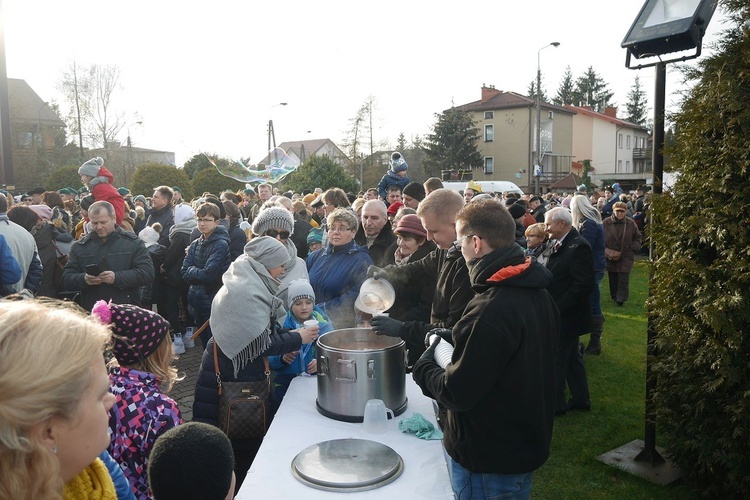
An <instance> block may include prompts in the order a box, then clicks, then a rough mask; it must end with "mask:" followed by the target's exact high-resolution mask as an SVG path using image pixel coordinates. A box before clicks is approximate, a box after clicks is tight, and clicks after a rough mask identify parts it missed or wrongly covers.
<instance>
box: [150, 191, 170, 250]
mask: <svg viewBox="0 0 750 500" xmlns="http://www.w3.org/2000/svg"><path fill="white" fill-rule="evenodd" d="M173 197H174V191H172V188H171V187H169V186H158V187H156V188H154V194H153V195H151V213H150V214H149V215H148V219H146V225H147V226H153V225H154V224H156V223H157V222H158V223H159V224H161V235H160V236H159V244H160V245H164V246H165V247H168V246H169V230H170V229H172V226H174V209H173V208H172V198H173Z"/></svg>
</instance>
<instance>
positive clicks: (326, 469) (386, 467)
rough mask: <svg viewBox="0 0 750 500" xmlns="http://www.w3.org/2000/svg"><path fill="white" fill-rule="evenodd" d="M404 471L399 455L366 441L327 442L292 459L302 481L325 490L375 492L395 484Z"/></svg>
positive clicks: (386, 447)
mask: <svg viewBox="0 0 750 500" xmlns="http://www.w3.org/2000/svg"><path fill="white" fill-rule="evenodd" d="M403 471H404V461H403V460H402V459H401V456H400V455H399V454H398V453H396V452H395V451H394V450H393V449H392V448H390V447H388V446H386V445H384V444H381V443H376V442H375V441H369V440H366V439H334V440H331V441H323V442H322V443H317V444H314V445H312V446H309V447H307V448H305V449H304V450H302V451H301V452H299V454H298V455H297V456H296V457H294V460H292V474H294V477H295V478H297V480H298V481H300V482H301V483H302V484H304V485H307V486H310V487H312V488H316V489H319V490H325V491H337V492H354V491H365V490H372V489H375V488H379V487H381V486H384V485H386V484H388V483H391V482H393V481H395V480H396V478H398V477H399V476H400V475H401V473H402V472H403Z"/></svg>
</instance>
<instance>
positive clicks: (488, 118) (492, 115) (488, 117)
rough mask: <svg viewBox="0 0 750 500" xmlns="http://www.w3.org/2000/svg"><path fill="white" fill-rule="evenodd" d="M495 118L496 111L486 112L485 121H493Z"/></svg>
mask: <svg viewBox="0 0 750 500" xmlns="http://www.w3.org/2000/svg"><path fill="white" fill-rule="evenodd" d="M493 118H495V112H494V111H485V112H484V119H485V120H492V119H493Z"/></svg>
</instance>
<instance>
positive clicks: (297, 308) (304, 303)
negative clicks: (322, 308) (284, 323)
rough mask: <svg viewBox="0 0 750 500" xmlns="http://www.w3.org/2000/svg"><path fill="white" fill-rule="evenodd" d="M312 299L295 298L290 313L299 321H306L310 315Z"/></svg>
mask: <svg viewBox="0 0 750 500" xmlns="http://www.w3.org/2000/svg"><path fill="white" fill-rule="evenodd" d="M314 305H315V304H313V301H312V300H310V299H299V300H295V301H294V304H292V314H294V317H295V318H297V319H298V320H300V321H306V320H308V319H310V318H311V317H312V313H313V306H314Z"/></svg>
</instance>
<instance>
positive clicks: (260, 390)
mask: <svg viewBox="0 0 750 500" xmlns="http://www.w3.org/2000/svg"><path fill="white" fill-rule="evenodd" d="M263 364H264V366H265V376H266V377H265V380H260V381H256V382H222V381H221V372H220V371H219V355H218V352H217V347H216V340H214V371H215V372H216V382H217V384H218V385H219V428H220V429H221V430H222V431H224V433H225V434H226V435H227V437H229V439H258V438H263V436H265V435H266V431H267V430H268V426H269V425H270V417H271V369H270V367H269V365H268V358H267V357H263Z"/></svg>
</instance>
